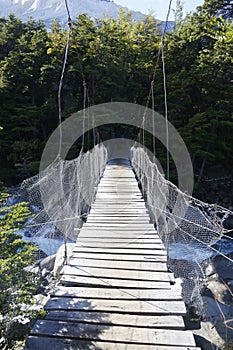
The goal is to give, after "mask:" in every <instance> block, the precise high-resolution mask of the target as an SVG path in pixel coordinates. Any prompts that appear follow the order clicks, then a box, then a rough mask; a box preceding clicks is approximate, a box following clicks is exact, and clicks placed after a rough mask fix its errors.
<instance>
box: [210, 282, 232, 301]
mask: <svg viewBox="0 0 233 350" xmlns="http://www.w3.org/2000/svg"><path fill="white" fill-rule="evenodd" d="M206 285H207V287H208V289H209V290H210V291H211V292H212V295H213V296H214V298H215V299H216V300H218V301H220V302H221V303H225V304H230V305H231V304H232V295H231V293H230V290H229V288H228V287H227V285H226V283H223V282H222V281H221V280H220V279H219V277H218V275H213V276H212V277H211V278H209V279H208V280H207V282H206Z"/></svg>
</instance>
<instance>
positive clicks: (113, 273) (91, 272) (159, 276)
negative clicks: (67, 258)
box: [61, 265, 174, 282]
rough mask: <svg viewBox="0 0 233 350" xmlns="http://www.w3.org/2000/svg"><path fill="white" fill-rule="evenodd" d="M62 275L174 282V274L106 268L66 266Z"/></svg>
mask: <svg viewBox="0 0 233 350" xmlns="http://www.w3.org/2000/svg"><path fill="white" fill-rule="evenodd" d="M61 274H64V275H76V276H77V275H78V276H95V277H103V278H105V277H107V278H118V279H121V278H122V279H130V280H143V281H158V282H160V281H161V282H164V281H166V282H170V281H174V277H173V274H172V273H168V272H157V271H141V270H127V269H117V268H104V267H100V268H99V267H81V266H75V265H73V266H72V265H66V266H64V267H63V269H62V271H61Z"/></svg>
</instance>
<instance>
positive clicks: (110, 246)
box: [75, 238, 165, 250]
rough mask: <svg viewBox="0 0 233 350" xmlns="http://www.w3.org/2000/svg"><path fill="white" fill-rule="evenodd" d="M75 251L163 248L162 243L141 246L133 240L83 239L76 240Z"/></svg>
mask: <svg viewBox="0 0 233 350" xmlns="http://www.w3.org/2000/svg"><path fill="white" fill-rule="evenodd" d="M75 247H76V248H77V249H79V247H93V248H102V249H105V248H108V249H109V250H112V249H113V250H115V249H116V248H120V249H121V248H127V249H150V250H165V247H164V245H163V244H162V243H150V244H146V243H144V244H141V243H139V242H135V241H134V240H127V241H125V242H121V243H120V242H106V241H104V240H100V241H99V242H97V241H92V242H91V241H87V240H85V238H83V239H78V242H77V243H76V246H75Z"/></svg>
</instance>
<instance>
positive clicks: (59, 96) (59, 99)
mask: <svg viewBox="0 0 233 350" xmlns="http://www.w3.org/2000/svg"><path fill="white" fill-rule="evenodd" d="M65 6H66V10H67V15H68V21H67V23H68V33H67V40H66V46H65V54H64V59H63V64H62V71H61V78H60V82H59V88H58V119H59V151H58V156H59V158H61V147H62V106H61V94H62V88H63V81H64V75H65V69H66V64H67V59H68V52H69V46H70V33H71V29H72V20H71V17H70V11H69V7H68V3H67V0H65ZM59 170H60V184H61V186H62V172H63V171H62V170H63V169H62V163H60V169H59ZM61 210H63V201H62V199H61ZM64 247H65V252H64V262H63V264H64V265H65V264H67V258H68V257H67V239H66V235H64Z"/></svg>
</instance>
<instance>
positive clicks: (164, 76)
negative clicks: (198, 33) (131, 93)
mask: <svg viewBox="0 0 233 350" xmlns="http://www.w3.org/2000/svg"><path fill="white" fill-rule="evenodd" d="M171 7H172V0H170V2H169V7H168V11H167V16H166V21H165V26H164V30H163V33H162V36H161V43H160V47H159V51H158V56H157V60H156V63H155V67H154V71H153V76H152V80H151V88H150V92H149V94H148V97H147V103H146V108H145V112H144V115H143V117H142V124H141V127H140V131H139V140H140V135H141V129H143V131H142V143H143V145H145V136H144V124H145V119H146V114H147V110H148V108H149V102H150V99H152V110H153V113H152V118H153V119H152V127H153V134H155V121H154V117H155V98H154V83H155V78H156V73H157V70H158V67H159V60H160V56H161V58H162V67H163V90H164V112H165V120H166V121H165V123H166V149H167V179H168V180H169V178H170V165H169V163H170V162H169V158H170V157H169V127H168V103H167V87H166V80H167V79H166V67H165V56H164V42H165V35H166V32H167V26H168V20H169V16H170V12H171ZM153 153H154V155H155V154H156V146H155V137H154V135H153Z"/></svg>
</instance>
